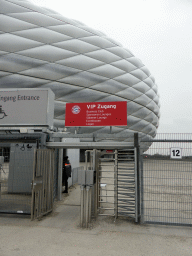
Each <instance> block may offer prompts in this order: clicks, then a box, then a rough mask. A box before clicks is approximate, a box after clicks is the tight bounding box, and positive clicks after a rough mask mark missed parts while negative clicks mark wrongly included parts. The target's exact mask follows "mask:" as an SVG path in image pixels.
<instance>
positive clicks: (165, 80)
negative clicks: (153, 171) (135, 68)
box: [31, 0, 192, 133]
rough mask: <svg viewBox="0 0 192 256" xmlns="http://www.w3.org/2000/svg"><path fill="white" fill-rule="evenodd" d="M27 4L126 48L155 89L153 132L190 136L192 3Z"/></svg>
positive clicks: (80, 0) (64, 0) (104, 0)
mask: <svg viewBox="0 0 192 256" xmlns="http://www.w3.org/2000/svg"><path fill="white" fill-rule="evenodd" d="M31 1H32V0H31ZM32 2H34V3H36V4H39V5H43V6H45V7H48V8H50V9H54V10H56V11H58V12H59V13H61V14H62V15H63V16H65V17H67V18H72V19H75V20H78V21H81V22H83V23H85V24H86V25H88V26H90V27H92V28H95V29H98V30H100V31H102V32H104V33H105V34H106V35H107V36H109V37H111V38H113V39H115V40H116V41H118V42H120V43H121V44H122V45H123V46H124V47H125V48H127V49H129V50H130V51H131V52H132V53H133V54H134V55H135V56H136V57H138V58H139V59H141V61H142V62H143V63H144V64H145V65H146V66H147V68H148V69H149V70H150V72H151V74H152V75H153V76H154V77H155V80H156V84H157V85H158V90H159V95H160V103H161V118H160V122H159V123H160V125H159V129H158V132H159V133H160V132H174V133H176V132H178V133H182V132H183V133H192V86H191V85H192V82H191V78H192V0H118V1H111V0H110V1H109V0H97V1H90V0H54V1H53V0H33V1H32Z"/></svg>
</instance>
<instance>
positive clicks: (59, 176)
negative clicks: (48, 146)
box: [57, 149, 63, 200]
mask: <svg viewBox="0 0 192 256" xmlns="http://www.w3.org/2000/svg"><path fill="white" fill-rule="evenodd" d="M62 168H63V149H59V164H58V186H57V187H58V191H57V198H58V200H61V194H62Z"/></svg>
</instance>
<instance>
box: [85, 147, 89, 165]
mask: <svg viewBox="0 0 192 256" xmlns="http://www.w3.org/2000/svg"><path fill="white" fill-rule="evenodd" d="M87 161H88V157H87V150H86V151H85V170H88V163H87Z"/></svg>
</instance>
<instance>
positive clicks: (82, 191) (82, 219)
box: [80, 186, 85, 227]
mask: <svg viewBox="0 0 192 256" xmlns="http://www.w3.org/2000/svg"><path fill="white" fill-rule="evenodd" d="M84 190H85V186H81V214H80V226H81V227H83V224H84V200H85V198H84Z"/></svg>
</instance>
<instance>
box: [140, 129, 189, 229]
mask: <svg viewBox="0 0 192 256" xmlns="http://www.w3.org/2000/svg"><path fill="white" fill-rule="evenodd" d="M141 217H142V222H143V223H157V224H170V225H171V224H172V225H192V134H158V135H157V136H156V138H155V140H154V141H153V144H152V145H151V147H150V148H149V149H148V150H147V151H146V152H144V153H143V159H142V168H141Z"/></svg>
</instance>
